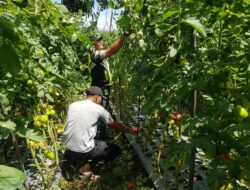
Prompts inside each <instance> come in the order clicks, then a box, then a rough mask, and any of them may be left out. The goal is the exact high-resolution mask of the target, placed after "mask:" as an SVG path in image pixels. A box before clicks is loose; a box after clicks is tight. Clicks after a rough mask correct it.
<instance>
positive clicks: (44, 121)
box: [39, 115, 49, 123]
mask: <svg viewBox="0 0 250 190" xmlns="http://www.w3.org/2000/svg"><path fill="white" fill-rule="evenodd" d="M39 120H40V121H41V122H42V123H47V122H48V121H49V118H48V116H47V115H41V117H40V118H39Z"/></svg>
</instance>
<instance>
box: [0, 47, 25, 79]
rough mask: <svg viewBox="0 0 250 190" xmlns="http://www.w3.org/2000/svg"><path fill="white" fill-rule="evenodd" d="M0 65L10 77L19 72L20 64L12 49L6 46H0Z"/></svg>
mask: <svg viewBox="0 0 250 190" xmlns="http://www.w3.org/2000/svg"><path fill="white" fill-rule="evenodd" d="M0 64H1V65H2V66H3V68H4V69H5V70H6V71H8V72H10V73H11V74H12V75H15V74H17V73H18V72H19V71H20V70H21V63H20V61H19V58H18V56H17V54H16V52H15V50H14V48H12V47H11V46H10V45H7V44H5V45H2V46H0Z"/></svg>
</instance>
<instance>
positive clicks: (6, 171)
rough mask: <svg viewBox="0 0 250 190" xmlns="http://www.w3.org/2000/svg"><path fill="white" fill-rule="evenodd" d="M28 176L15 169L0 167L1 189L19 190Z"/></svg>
mask: <svg viewBox="0 0 250 190" xmlns="http://www.w3.org/2000/svg"><path fill="white" fill-rule="evenodd" d="M25 179H26V175H25V174H24V173H23V172H22V171H20V170H18V169H16V168H13V167H9V166H5V165H0V189H2V188H3V187H4V189H6V190H7V189H17V188H19V187H20V186H23V185H22V184H23V182H24V180H25Z"/></svg>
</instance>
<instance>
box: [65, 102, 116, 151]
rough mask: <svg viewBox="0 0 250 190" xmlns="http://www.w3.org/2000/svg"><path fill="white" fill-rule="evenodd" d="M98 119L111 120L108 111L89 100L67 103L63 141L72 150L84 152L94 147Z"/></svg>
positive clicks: (106, 121)
mask: <svg viewBox="0 0 250 190" xmlns="http://www.w3.org/2000/svg"><path fill="white" fill-rule="evenodd" d="M100 120H103V121H104V123H106V124H108V123H110V122H111V121H112V117H111V115H110V113H109V112H108V111H107V110H105V109H104V108H103V107H102V106H101V105H99V104H96V103H94V102H93V101H91V100H87V99H86V100H83V101H79V102H74V103H72V104H70V105H69V109H68V117H67V124H66V127H65V129H64V133H63V142H64V144H65V145H66V147H67V148H68V149H69V150H71V151H74V152H82V153H86V152H89V151H91V150H92V149H93V148H94V145H95V141H94V138H95V136H96V132H97V125H98V123H99V121H100Z"/></svg>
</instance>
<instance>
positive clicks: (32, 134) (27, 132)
mask: <svg viewBox="0 0 250 190" xmlns="http://www.w3.org/2000/svg"><path fill="white" fill-rule="evenodd" d="M16 134H17V135H18V136H20V137H23V138H27V139H30V140H33V141H38V142H44V141H46V139H45V138H44V137H42V136H41V134H39V133H38V132H36V131H34V129H26V128H18V131H17V133H16Z"/></svg>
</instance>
